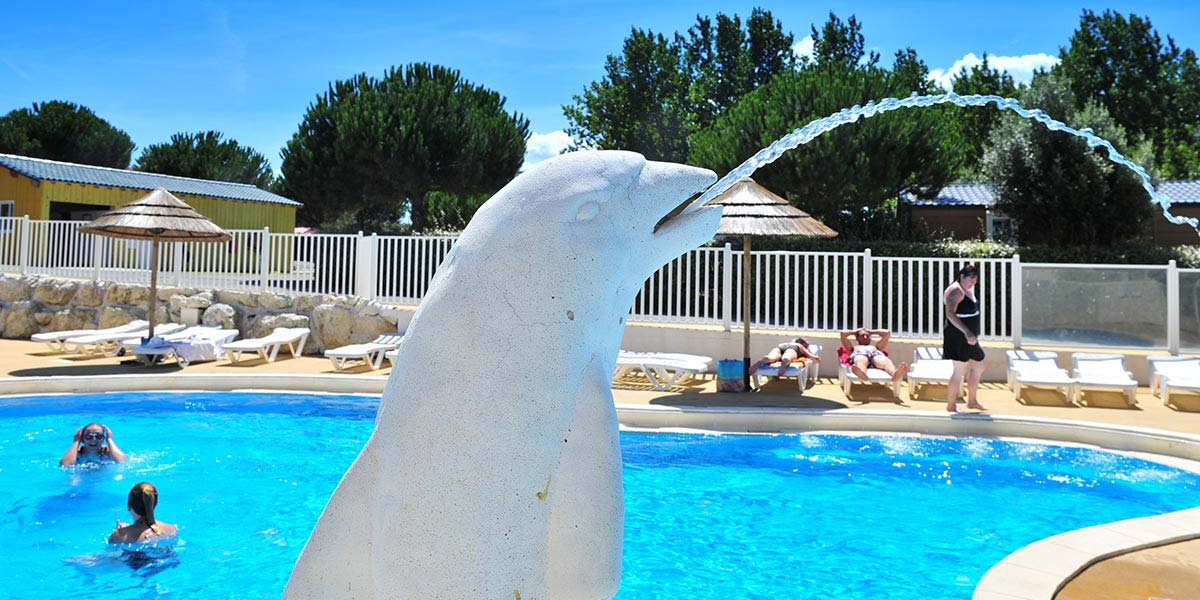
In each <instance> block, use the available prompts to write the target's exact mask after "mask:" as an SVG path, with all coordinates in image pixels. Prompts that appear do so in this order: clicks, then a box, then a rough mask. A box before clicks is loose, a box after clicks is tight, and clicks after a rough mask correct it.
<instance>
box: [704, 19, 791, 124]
mask: <svg viewBox="0 0 1200 600" xmlns="http://www.w3.org/2000/svg"><path fill="white" fill-rule="evenodd" d="M715 20H716V26H715V27H714V26H713V19H710V18H708V17H701V16H697V17H696V24H695V25H693V26H692V28H691V29H689V30H688V32H687V33H688V35H687V38H686V40H685V41H683V42H682V45H683V52H684V55H683V58H684V66H685V72H686V73H687V74H688V76H689V77H690V78H691V80H692V84H691V86H690V89H689V90H688V110H689V112H690V113H691V114H690V115H689V116H690V122H691V124H692V125H693V129H694V130H696V129H704V128H705V127H708V126H709V125H711V124H712V122H713V121H714V120H716V118H717V116H718V115H720V114H721V113H722V112H724V111H725V110H726V109H728V108H729V107H730V106H733V104H734V103H735V102H737V100H738V99H739V98H741V97H742V96H744V95H745V94H746V93H747V92H749V91H751V90H753V89H755V88H757V87H758V86H760V85H763V84H765V83H767V82H768V81H770V80H771V79H772V78H773V77H775V75H778V74H779V73H783V72H785V71H790V70H791V69H792V68H793V67H794V66H795V64H796V55H795V52H794V51H793V50H792V45H793V44H794V43H795V38H794V37H793V36H792V34H790V33H787V32H785V31H784V30H783V24H782V23H780V22H779V21H778V20H777V19H775V18H774V17H773V16H772V15H771V13H770V11H766V10H763V9H761V8H755V9H754V10H752V11H751V12H750V17H749V18H747V19H746V24H745V27H744V28H743V26H742V20H741V18H740V17H738V16H737V15H734V16H728V15H725V14H723V13H718V14H717V16H716V19H715Z"/></svg>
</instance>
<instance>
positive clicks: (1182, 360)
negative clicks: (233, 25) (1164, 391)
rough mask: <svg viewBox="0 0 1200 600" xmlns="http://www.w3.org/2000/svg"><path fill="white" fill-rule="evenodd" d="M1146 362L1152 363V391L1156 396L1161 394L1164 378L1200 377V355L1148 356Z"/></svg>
mask: <svg viewBox="0 0 1200 600" xmlns="http://www.w3.org/2000/svg"><path fill="white" fill-rule="evenodd" d="M1146 364H1148V365H1150V393H1151V394H1154V395H1155V396H1158V395H1159V394H1160V386H1161V385H1162V380H1163V379H1164V378H1168V377H1170V378H1173V379H1177V380H1178V379H1200V357H1195V356H1147V357H1146ZM1164 400H1165V398H1164Z"/></svg>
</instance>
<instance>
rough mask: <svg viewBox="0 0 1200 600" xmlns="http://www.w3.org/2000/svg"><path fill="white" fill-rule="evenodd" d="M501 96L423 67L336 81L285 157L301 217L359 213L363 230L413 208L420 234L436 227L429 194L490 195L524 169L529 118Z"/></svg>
mask: <svg viewBox="0 0 1200 600" xmlns="http://www.w3.org/2000/svg"><path fill="white" fill-rule="evenodd" d="M504 104H505V100H504V98H503V97H502V96H500V94H498V93H496V92H494V91H492V90H489V89H487V88H484V87H482V86H478V85H475V84H472V83H470V82H469V81H467V80H465V79H463V78H462V76H461V75H460V74H459V72H458V71H455V70H453V69H448V68H446V67H442V66H437V65H429V64H423V63H417V64H411V65H407V66H405V67H402V68H392V69H390V70H388V71H387V72H386V73H385V74H384V76H383V77H382V78H379V79H376V78H373V77H368V76H367V75H366V74H361V75H358V76H356V77H353V78H351V79H348V80H344V81H336V82H334V83H332V84H330V86H329V89H328V91H327V92H326V93H324V94H322V95H320V96H318V97H317V99H316V101H314V102H313V104H311V105H310V106H309V108H308V111H307V112H306V114H305V116H304V120H303V121H302V122H301V124H300V128H299V130H298V131H297V132H296V133H295V134H294V135H293V136H292V139H291V140H290V141H289V142H288V144H287V147H286V148H284V150H283V167H282V170H283V174H284V176H285V177H286V179H287V183H286V185H287V187H288V189H289V190H290V191H291V193H292V197H294V198H295V199H296V200H298V201H300V202H302V203H303V204H304V205H305V208H304V210H303V211H302V213H301V216H302V220H303V221H305V222H308V223H313V224H319V223H321V222H323V221H326V220H330V219H332V218H334V217H336V216H337V215H338V214H339V213H341V212H344V211H353V212H354V213H355V215H356V218H355V220H356V221H357V223H358V224H359V227H360V228H362V229H368V228H370V226H371V225H372V224H377V223H388V222H394V221H396V220H397V219H399V218H400V216H401V215H402V214H403V211H404V210H405V209H407V210H408V211H409V213H410V214H411V216H412V227H413V230H414V231H418V232H419V231H424V230H425V229H427V228H428V227H429V226H430V225H431V223H430V221H429V218H428V216H429V215H428V212H427V206H428V201H429V197H430V194H431V193H433V192H444V193H448V194H453V195H462V196H467V195H473V194H488V193H491V192H493V191H495V190H496V189H499V188H500V187H501V186H502V185H503V184H504V183H506V182H507V181H508V180H509V179H511V178H512V177H513V176H514V175H515V174H516V172H517V169H519V168H520V166H521V163H522V160H523V158H524V154H525V141H526V140H527V139H528V137H529V121H528V120H527V119H525V118H524V117H523V116H521V115H519V114H510V113H508V112H507V111H506V110H505V108H504Z"/></svg>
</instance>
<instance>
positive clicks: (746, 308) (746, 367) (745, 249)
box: [742, 235, 750, 391]
mask: <svg viewBox="0 0 1200 600" xmlns="http://www.w3.org/2000/svg"><path fill="white" fill-rule="evenodd" d="M742 357H743V360H742V384H743V385H745V386H746V390H747V391H749V390H750V236H748V235H744V236H742Z"/></svg>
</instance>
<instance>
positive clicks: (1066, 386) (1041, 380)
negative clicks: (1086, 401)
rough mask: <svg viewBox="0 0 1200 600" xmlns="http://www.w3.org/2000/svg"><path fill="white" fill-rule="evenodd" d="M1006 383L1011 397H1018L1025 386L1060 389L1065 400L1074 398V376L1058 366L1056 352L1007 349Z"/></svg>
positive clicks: (1069, 400) (1068, 400) (1070, 400)
mask: <svg viewBox="0 0 1200 600" xmlns="http://www.w3.org/2000/svg"><path fill="white" fill-rule="evenodd" d="M1005 356H1006V357H1007V358H1008V385H1009V387H1011V388H1012V391H1013V397H1014V398H1016V399H1018V400H1019V399H1020V397H1021V389H1022V388H1026V387H1038V388H1051V389H1054V390H1058V389H1060V388H1061V389H1062V390H1063V396H1064V397H1065V398H1066V400H1067V402H1068V403H1069V402H1072V401H1073V400H1074V398H1075V378H1074V377H1071V374H1070V373H1067V370H1066V369H1063V368H1061V367H1059V366H1058V353H1057V352H1049V351H1045V350H1009V351H1007V352H1005Z"/></svg>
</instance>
